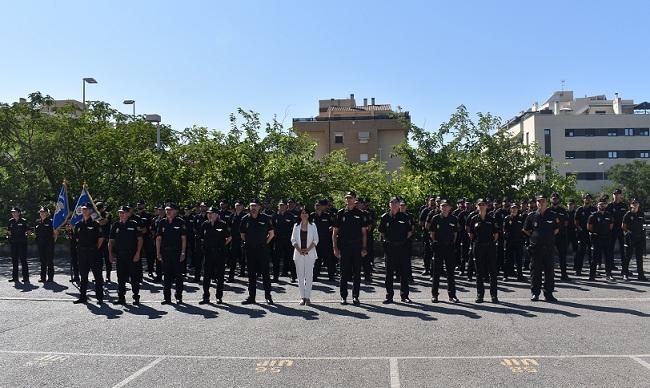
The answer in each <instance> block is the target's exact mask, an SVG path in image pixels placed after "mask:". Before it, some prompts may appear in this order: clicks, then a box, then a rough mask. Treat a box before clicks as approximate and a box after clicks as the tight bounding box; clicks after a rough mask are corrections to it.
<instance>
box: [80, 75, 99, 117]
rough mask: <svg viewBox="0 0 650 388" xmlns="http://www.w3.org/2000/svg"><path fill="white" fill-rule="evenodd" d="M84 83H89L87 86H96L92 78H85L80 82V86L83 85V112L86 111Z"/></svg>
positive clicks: (95, 81)
mask: <svg viewBox="0 0 650 388" xmlns="http://www.w3.org/2000/svg"><path fill="white" fill-rule="evenodd" d="M86 83H89V84H96V83H97V80H96V79H94V78H92V77H86V78H84V79H83V82H82V84H83V98H82V103H83V107H84V110H86Z"/></svg>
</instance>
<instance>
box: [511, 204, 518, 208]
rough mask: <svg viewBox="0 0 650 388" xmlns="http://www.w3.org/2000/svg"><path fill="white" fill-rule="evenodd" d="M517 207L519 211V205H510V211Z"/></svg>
mask: <svg viewBox="0 0 650 388" xmlns="http://www.w3.org/2000/svg"><path fill="white" fill-rule="evenodd" d="M515 207H516V208H517V209H519V205H517V204H516V203H513V204H512V205H510V209H512V208H515Z"/></svg>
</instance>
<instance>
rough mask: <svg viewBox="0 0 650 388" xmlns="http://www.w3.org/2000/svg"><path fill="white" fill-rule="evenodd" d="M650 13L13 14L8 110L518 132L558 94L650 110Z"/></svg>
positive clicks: (454, 7)
mask: <svg viewBox="0 0 650 388" xmlns="http://www.w3.org/2000/svg"><path fill="white" fill-rule="evenodd" d="M649 14H650V11H649V9H648V5H647V3H645V2H643V1H627V2H623V3H620V2H612V1H589V2H583V1H574V2H571V1H544V2H521V1H501V2H498V1H456V2H451V1H444V2H443V1H404V2H397V1H392V2H389V1H379V0H375V1H346V2H344V1H319V2H316V1H298V0H296V1H281V0H278V1H263V0H259V1H239V0H237V1H105V2H92V1H60V2H59V1H56V2H54V1H50V2H45V1H34V0H32V1H27V0H25V1H4V2H3V4H2V23H1V24H0V33H1V35H2V53H3V55H2V60H1V61H0V101H2V102H13V101H16V100H17V99H18V98H19V97H24V96H26V95H27V94H28V93H30V92H32V91H37V90H38V91H41V92H43V93H46V94H50V95H52V96H53V97H55V98H59V99H63V98H74V99H79V100H80V99H81V78H82V77H94V78H96V79H97V80H98V82H99V83H98V84H97V85H89V86H88V87H87V99H89V100H97V99H101V100H104V101H107V102H109V103H110V104H111V105H113V106H115V107H118V108H119V109H120V110H122V111H123V112H125V113H128V112H130V109H131V108H130V107H128V106H125V105H122V100H124V99H135V100H136V101H137V102H136V107H137V111H138V113H159V114H161V115H162V118H163V121H164V122H166V123H169V124H171V125H173V126H174V127H175V128H176V129H182V128H184V127H187V126H191V125H193V124H199V125H204V126H208V127H210V128H217V129H227V123H228V121H227V118H228V114H229V113H230V112H233V111H234V110H235V109H236V108H237V107H240V106H241V107H244V108H246V109H253V110H256V111H258V112H260V113H261V115H262V118H263V119H264V120H269V119H270V118H271V117H272V115H273V114H277V116H278V117H279V119H280V120H282V119H283V118H284V117H285V115H286V119H285V121H284V123H285V125H286V126H290V125H291V118H292V117H309V116H313V115H316V114H317V111H318V104H317V100H318V99H327V98H344V97H346V96H347V95H348V94H349V93H355V95H356V97H357V102H359V103H361V102H362V99H363V97H376V99H377V102H378V103H390V104H392V105H393V106H394V107H395V106H397V105H400V106H402V107H403V108H404V109H406V110H409V111H410V112H411V114H412V116H413V119H414V122H415V123H416V124H418V125H423V124H424V123H425V121H426V127H427V128H433V127H437V126H438V124H439V123H440V122H441V121H443V120H445V119H446V118H447V117H448V116H449V115H450V114H451V113H452V112H453V110H454V109H455V107H456V106H458V105H459V104H465V105H467V106H468V108H469V109H470V110H471V111H472V112H477V111H483V112H488V111H489V112H492V113H495V114H497V115H500V116H502V117H503V118H504V119H508V118H510V117H511V116H513V115H514V114H516V113H517V112H519V111H520V110H522V109H525V108H527V107H528V106H530V104H531V103H532V102H533V101H540V102H542V101H543V100H545V99H546V98H547V97H549V96H550V95H551V93H552V92H553V91H554V90H559V89H560V86H561V84H560V80H562V79H564V80H566V89H569V90H574V91H575V92H576V94H577V95H578V96H582V95H585V94H589V95H592V94H602V93H605V94H607V95H608V96H610V97H611V96H613V94H614V92H619V93H620V95H621V97H623V98H632V99H634V100H636V101H644V100H650V82H649V78H650V77H649V71H648V69H649V66H648V63H650V50H649V49H648V42H647V39H648V37H649V36H650V34H649V32H650V23H649V22H648V15H649Z"/></svg>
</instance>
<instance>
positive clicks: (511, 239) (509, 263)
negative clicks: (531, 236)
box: [503, 204, 526, 282]
mask: <svg viewBox="0 0 650 388" xmlns="http://www.w3.org/2000/svg"><path fill="white" fill-rule="evenodd" d="M524 221H525V219H524V218H523V217H522V215H521V213H519V205H517V204H512V205H510V214H508V215H507V216H506V217H505V218H504V219H503V238H504V243H505V263H504V266H505V268H504V279H503V280H505V281H508V278H510V277H514V276H515V271H516V276H517V281H519V282H525V281H526V277H525V276H524V274H523V271H522V267H523V259H524V234H523V232H522V231H521V230H522V228H523V226H524Z"/></svg>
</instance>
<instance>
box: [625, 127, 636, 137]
mask: <svg viewBox="0 0 650 388" xmlns="http://www.w3.org/2000/svg"><path fill="white" fill-rule="evenodd" d="M625 136H634V128H625Z"/></svg>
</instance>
